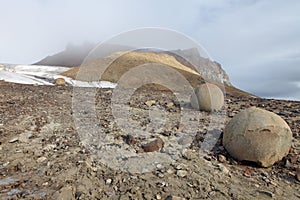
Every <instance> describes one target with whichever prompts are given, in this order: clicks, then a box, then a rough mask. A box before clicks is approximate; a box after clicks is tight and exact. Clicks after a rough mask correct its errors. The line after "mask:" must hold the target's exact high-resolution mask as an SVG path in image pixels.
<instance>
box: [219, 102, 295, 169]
mask: <svg viewBox="0 0 300 200" xmlns="http://www.w3.org/2000/svg"><path fill="white" fill-rule="evenodd" d="M291 143H292V131H291V129H290V127H289V126H288V124H287V123H286V122H285V121H284V120H283V119H282V118H281V117H280V116H278V115H276V114H275V113H272V112H269V111H266V110H262V109H259V108H255V107H251V108H248V109H246V110H244V111H242V112H240V113H238V114H237V115H236V116H234V118H233V119H232V120H231V121H230V122H229V124H228V125H227V126H226V127H225V130H224V135H223V145H224V147H225V148H226V150H227V151H228V153H229V154H230V155H231V156H232V157H233V158H235V159H237V160H240V161H252V162H256V163H257V164H259V165H261V166H262V167H269V166H272V165H273V164H274V163H275V162H277V161H279V160H281V159H282V158H283V157H284V156H286V155H287V154H288V152H289V149H290V147H291Z"/></svg>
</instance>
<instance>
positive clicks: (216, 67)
mask: <svg viewBox="0 0 300 200" xmlns="http://www.w3.org/2000/svg"><path fill="white" fill-rule="evenodd" d="M167 53H169V54H171V55H173V56H174V57H175V58H176V59H177V60H178V61H179V62H181V63H182V64H184V65H185V66H188V67H190V68H192V69H193V70H195V71H197V72H199V73H200V74H201V75H202V76H203V77H204V78H206V79H208V80H213V81H217V82H220V81H222V82H223V83H224V84H226V85H229V86H231V82H230V78H229V76H228V74H227V73H226V72H225V70H224V69H223V68H222V67H221V64H220V63H218V62H216V61H211V60H210V59H208V58H204V57H201V56H200V54H199V51H198V50H197V49H196V48H191V49H184V50H173V51H169V52H167Z"/></svg>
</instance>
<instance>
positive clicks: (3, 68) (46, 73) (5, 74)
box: [0, 64, 117, 88]
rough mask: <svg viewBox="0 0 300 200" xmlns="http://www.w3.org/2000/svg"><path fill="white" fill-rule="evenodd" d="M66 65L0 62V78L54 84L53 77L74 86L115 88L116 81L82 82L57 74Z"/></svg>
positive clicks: (23, 82) (62, 70) (9, 80)
mask: <svg viewBox="0 0 300 200" xmlns="http://www.w3.org/2000/svg"><path fill="white" fill-rule="evenodd" d="M69 69H70V68H68V67H59V66H57V67H56V66H42V65H5V64H0V80H4V81H7V82H13V83H21V84H35V85H54V82H55V79H57V78H63V79H65V81H66V82H67V83H68V84H69V85H72V86H74V87H97V88H115V87H116V85H117V84H116V83H111V82H108V81H99V82H84V81H78V80H74V79H71V78H69V77H66V76H62V75H59V74H60V73H62V72H65V71H67V70H69Z"/></svg>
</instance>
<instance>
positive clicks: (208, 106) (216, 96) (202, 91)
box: [191, 83, 224, 112]
mask: <svg viewBox="0 0 300 200" xmlns="http://www.w3.org/2000/svg"><path fill="white" fill-rule="evenodd" d="M191 105H192V107H193V108H195V109H198V110H203V111H208V112H211V111H214V110H220V109H221V108H222V107H223V105H224V94H223V92H222V90H221V89H220V88H219V87H218V86H216V85H214V84H211V83H205V84H202V85H200V86H198V87H196V88H195V93H193V94H192V96H191Z"/></svg>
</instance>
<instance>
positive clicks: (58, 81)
mask: <svg viewBox="0 0 300 200" xmlns="http://www.w3.org/2000/svg"><path fill="white" fill-rule="evenodd" d="M55 85H57V86H65V85H66V80H65V79H64V78H57V79H55Z"/></svg>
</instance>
